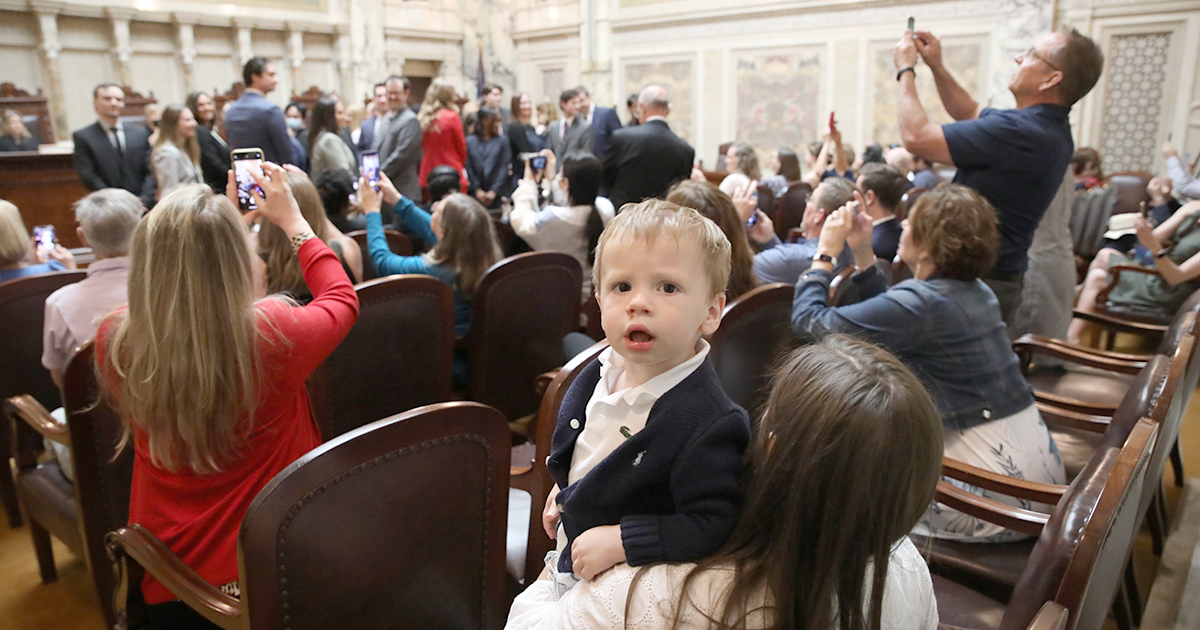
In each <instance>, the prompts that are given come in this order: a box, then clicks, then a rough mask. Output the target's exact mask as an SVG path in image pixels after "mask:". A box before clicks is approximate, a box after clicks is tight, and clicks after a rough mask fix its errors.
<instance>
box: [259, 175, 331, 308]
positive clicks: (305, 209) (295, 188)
mask: <svg viewBox="0 0 1200 630" xmlns="http://www.w3.org/2000/svg"><path fill="white" fill-rule="evenodd" d="M288 184H289V185H290V186H291V188H292V196H293V197H295V198H296V205H298V206H300V214H302V215H304V219H305V220H306V221H308V225H309V226H311V227H312V231H313V234H316V235H317V238H319V239H321V240H322V241H326V242H328V241H327V239H326V234H325V207H324V206H323V205H321V195H320V194H318V193H317V189H316V187H315V186H313V183H312V182H311V181H309V179H308V177H307V176H305V175H304V174H303V173H295V172H289V173H288ZM258 255H259V256H260V257H261V258H262V259H263V262H264V263H265V264H266V266H267V293H287V294H289V295H290V296H292V297H294V298H300V297H302V296H303V297H307V296H310V295H312V292H311V291H310V290H309V289H308V284H306V283H305V282H304V270H303V269H301V268H300V259H299V258H297V257H296V253H295V252H293V251H292V243H291V240H290V239H289V238H288V236H287V234H285V233H284V231H283V230H282V229H280V228H279V227H278V226H277V225H275V224H273V223H271V222H269V221H265V222H263V225H262V228H261V229H260V230H259V232H258Z"/></svg>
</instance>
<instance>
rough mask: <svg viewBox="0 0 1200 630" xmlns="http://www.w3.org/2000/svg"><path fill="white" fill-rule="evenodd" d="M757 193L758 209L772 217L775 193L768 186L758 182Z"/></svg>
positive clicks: (773, 214)
mask: <svg viewBox="0 0 1200 630" xmlns="http://www.w3.org/2000/svg"><path fill="white" fill-rule="evenodd" d="M756 192H757V194H758V206H757V209H758V210H762V212H763V214H765V215H767V216H769V217H773V216H775V193H774V192H773V191H772V190H771V188H770V187H769V186H765V185H763V184H759V185H758V188H757V190H756Z"/></svg>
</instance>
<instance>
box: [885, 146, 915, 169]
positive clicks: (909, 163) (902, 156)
mask: <svg viewBox="0 0 1200 630" xmlns="http://www.w3.org/2000/svg"><path fill="white" fill-rule="evenodd" d="M883 159H884V160H887V163H888V164H890V165H892V166H893V167H894V168H895V169H896V170H898V171H900V172H901V173H903V174H905V175H908V174H909V173H911V172H913V171H914V170H916V163H914V162H913V154H912V153H909V152H908V149H905V148H904V147H894V148H891V149H888V151H887V153H884V154H883Z"/></svg>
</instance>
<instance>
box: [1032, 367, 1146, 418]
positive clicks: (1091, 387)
mask: <svg viewBox="0 0 1200 630" xmlns="http://www.w3.org/2000/svg"><path fill="white" fill-rule="evenodd" d="M1133 379H1134V377H1133V376H1132V375H1129V374H1118V373H1115V372H1107V371H1104V370H1098V369H1095V368H1090V367H1083V366H1072V367H1069V368H1067V370H1066V371H1065V372H1062V371H1059V372H1052V371H1045V370H1043V371H1041V372H1038V373H1034V374H1029V375H1026V377H1025V380H1027V381H1029V384H1030V385H1032V386H1033V388H1034V389H1035V390H1037V391H1039V392H1045V393H1047V394H1054V395H1057V396H1066V397H1068V398H1075V399H1077V400H1083V401H1087V402H1089V403H1093V404H1097V405H1108V406H1111V407H1112V408H1114V409H1115V408H1116V407H1117V405H1119V404H1121V399H1122V398H1124V396H1125V392H1126V391H1128V390H1129V386H1130V385H1131V384H1132V383H1133Z"/></svg>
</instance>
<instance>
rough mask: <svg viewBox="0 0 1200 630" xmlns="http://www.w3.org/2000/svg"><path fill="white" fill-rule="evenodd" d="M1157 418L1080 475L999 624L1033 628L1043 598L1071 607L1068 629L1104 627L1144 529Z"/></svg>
mask: <svg viewBox="0 0 1200 630" xmlns="http://www.w3.org/2000/svg"><path fill="white" fill-rule="evenodd" d="M1157 435H1158V424H1157V423H1156V422H1153V421H1151V420H1149V419H1141V420H1139V421H1138V423H1137V425H1135V427H1134V429H1133V431H1131V432H1130V434H1129V438H1128V439H1127V440H1126V441H1125V443H1124V444H1123V445H1122V446H1121V447H1120V448H1118V447H1111V448H1106V449H1102V450H1101V451H1098V452H1097V454H1096V457H1095V458H1093V460H1092V462H1091V463H1089V464H1088V466H1087V468H1085V469H1084V471H1083V472H1082V473H1080V475H1079V476H1078V477H1077V478H1076V479H1075V481H1074V482H1073V483H1072V484H1071V486H1070V487H1069V488H1068V489H1067V492H1066V493H1065V494H1064V495H1063V498H1062V500H1060V501H1059V502H1058V505H1057V506H1056V507H1055V509H1054V512H1053V513H1052V514H1051V516H1050V520H1049V521H1048V522H1047V523H1046V526H1045V528H1043V529H1042V534H1041V536H1039V537H1038V540H1037V543H1036V544H1035V545H1034V547H1033V551H1032V553H1030V555H1029V561H1028V563H1027V564H1026V565H1025V570H1024V571H1023V572H1022V574H1021V577H1020V579H1018V580H1017V584H1016V586H1015V587H1014V588H1013V593H1012V597H1011V598H1010V599H1009V604H1008V606H1007V608H1006V609H1005V612H1004V619H1003V620H1002V622H1001V624H1000V628H1001V630H1017V629H1023V628H1026V627H1027V626H1028V625H1029V623H1030V621H1032V620H1033V618H1034V616H1035V615H1036V614H1037V611H1038V608H1039V607H1040V606H1041V605H1042V602H1044V601H1047V600H1048V599H1053V600H1055V601H1057V602H1058V603H1060V604H1062V605H1063V606H1065V607H1066V608H1067V610H1068V611H1070V615H1071V618H1070V621H1069V622H1068V625H1067V627H1068V628H1081V629H1082V628H1087V629H1091V628H1099V627H1100V626H1101V625H1102V624H1103V622H1104V617H1105V615H1106V614H1107V613H1108V609H1109V606H1110V605H1111V604H1112V601H1113V596H1114V595H1115V594H1116V592H1117V586H1118V584H1119V582H1120V580H1121V577H1122V576H1123V575H1124V571H1123V569H1124V567H1125V563H1126V561H1128V559H1129V552H1130V550H1131V549H1132V547H1133V542H1134V538H1135V536H1136V534H1137V523H1138V514H1137V505H1138V500H1139V498H1140V495H1141V492H1142V489H1143V487H1144V485H1145V481H1146V474H1147V469H1148V467H1149V466H1148V464H1149V460H1150V453H1151V450H1152V449H1153V447H1154V444H1155V441H1156V437H1157Z"/></svg>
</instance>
